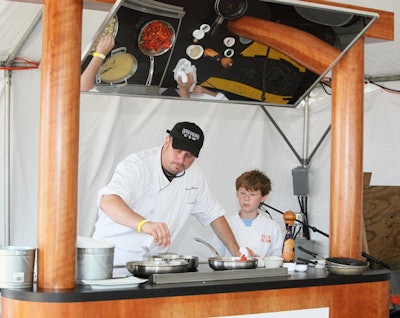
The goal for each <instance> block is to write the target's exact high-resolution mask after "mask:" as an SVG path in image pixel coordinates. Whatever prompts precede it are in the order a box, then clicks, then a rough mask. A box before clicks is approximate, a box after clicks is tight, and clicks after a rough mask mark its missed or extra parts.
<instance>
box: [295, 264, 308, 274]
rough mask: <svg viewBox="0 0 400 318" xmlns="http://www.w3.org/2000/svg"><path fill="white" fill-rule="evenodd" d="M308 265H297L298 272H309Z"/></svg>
mask: <svg viewBox="0 0 400 318" xmlns="http://www.w3.org/2000/svg"><path fill="white" fill-rule="evenodd" d="M307 268H308V266H307V264H296V268H295V270H296V272H305V271H306V270H307Z"/></svg>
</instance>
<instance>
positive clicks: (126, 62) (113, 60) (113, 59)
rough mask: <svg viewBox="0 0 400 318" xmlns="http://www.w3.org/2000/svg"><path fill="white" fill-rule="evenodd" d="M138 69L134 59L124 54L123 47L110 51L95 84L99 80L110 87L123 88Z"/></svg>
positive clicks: (124, 49) (130, 55)
mask: <svg viewBox="0 0 400 318" xmlns="http://www.w3.org/2000/svg"><path fill="white" fill-rule="evenodd" d="M137 67H138V62H137V60H136V58H135V57H134V56H133V55H132V54H129V53H126V48H125V47H120V48H118V49H115V50H112V51H111V56H110V57H109V58H108V59H107V60H106V61H105V62H104V64H103V65H102V66H101V68H100V70H99V74H98V77H99V78H97V82H98V83H100V80H101V81H103V82H105V83H109V84H111V85H115V84H118V85H119V86H124V85H126V84H127V83H128V79H129V78H130V77H131V76H132V75H133V74H135V72H136V70H137Z"/></svg>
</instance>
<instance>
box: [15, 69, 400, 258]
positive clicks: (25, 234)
mask: <svg viewBox="0 0 400 318" xmlns="http://www.w3.org/2000/svg"><path fill="white" fill-rule="evenodd" d="M39 82H40V71H38V70H35V71H24V72H22V71H21V72H15V75H14V76H13V86H12V98H11V99H12V112H11V117H12V123H11V127H12V135H11V145H12V158H11V211H12V219H11V242H12V244H13V245H31V246H32V245H35V244H36V238H37V232H36V231H37V230H36V224H37V182H38V180H37V175H38V170H37V167H38V142H39V140H38V132H39V112H40V109H39V98H40V84H39ZM32 83H33V84H32ZM396 103H398V95H394V94H391V93H387V92H385V91H383V90H382V89H380V88H377V87H376V86H374V85H372V84H369V85H367V86H366V94H365V143H364V144H365V161H364V167H365V169H364V171H370V172H372V173H373V175H372V182H373V183H374V184H385V185H389V184H390V185H398V184H399V180H400V169H399V167H398V164H397V158H398V157H399V155H400V149H399V146H398V142H397V140H396V136H398V135H399V133H400V131H399V130H400V128H399V126H398V124H397V123H398V119H399V118H400V109H399V108H398V106H397V104H396ZM303 110H304V107H302V106H300V107H298V108H296V109H289V108H276V107H271V108H268V111H269V112H270V114H271V115H272V117H273V118H274V119H275V121H276V122H277V124H278V125H279V126H280V128H281V129H282V131H283V132H284V133H285V135H286V136H287V137H288V139H289V140H290V142H291V144H292V145H293V146H294V148H295V149H296V151H297V152H298V153H299V154H300V155H302V151H303V150H302V147H303V118H304V111H303ZM330 110H331V108H330V96H328V95H326V94H325V93H324V92H323V91H322V90H319V89H316V90H314V92H313V97H312V98H311V100H310V123H309V128H310V131H309V153H310V152H311V151H312V150H313V148H314V147H315V145H316V144H317V142H318V141H319V140H320V138H321V136H322V134H323V133H324V131H325V130H326V129H327V128H328V126H329V124H330ZM181 120H189V121H194V122H196V123H198V124H199V125H200V126H201V127H202V128H203V129H204V131H205V135H206V140H205V146H204V149H203V150H202V152H201V155H200V157H199V159H198V160H199V161H200V163H201V165H202V167H203V169H204V170H205V172H206V175H207V178H208V181H209V184H210V187H211V189H212V191H213V193H214V195H215V196H216V197H217V198H218V199H219V200H220V202H221V204H222V205H223V206H224V207H225V209H226V211H227V213H235V212H236V211H237V208H238V206H237V201H236V198H235V189H234V181H235V179H236V177H237V176H238V175H239V174H241V173H242V172H243V171H245V170H247V169H253V168H258V169H260V170H262V171H264V172H266V173H267V174H268V175H269V176H270V177H271V179H272V182H273V190H272V193H271V194H270V197H269V199H268V201H267V203H268V204H270V205H272V206H273V207H275V208H277V209H279V210H281V211H286V210H289V209H291V210H293V211H295V212H298V211H299V205H298V202H297V197H296V196H294V195H293V186H292V175H291V170H292V169H293V168H295V167H297V166H299V165H300V163H299V162H298V160H297V159H296V157H295V155H294V154H293V152H292V151H291V150H290V148H289V147H288V145H287V144H286V143H285V141H284V140H283V138H282V137H281V136H280V135H279V133H278V132H277V130H276V129H275V127H273V125H272V123H271V121H270V120H269V119H268V118H267V117H266V116H265V114H264V112H263V111H262V110H261V109H260V108H259V107H257V106H247V105H235V104H232V105H229V104H218V103H205V102H197V101H196V102H194V101H187V100H177V101H175V100H161V99H151V98H137V97H120V96H107V95H100V94H90V93H84V94H82V95H81V117H80V144H79V151H80V154H79V192H78V193H79V200H78V201H79V202H78V234H79V235H82V236H88V235H90V234H91V233H92V230H93V224H94V222H95V219H96V216H97V207H96V195H97V191H98V190H99V189H100V187H102V186H103V185H104V184H105V183H107V182H108V180H109V178H110V176H111V174H112V172H113V169H114V168H115V165H116V164H117V163H118V162H119V161H120V160H121V159H122V158H124V157H125V156H127V155H128V154H130V153H131V152H134V151H137V150H140V149H144V148H147V147H152V146H155V145H158V144H160V143H161V142H162V141H163V138H164V136H165V130H166V129H168V128H171V127H172V125H173V124H174V123H175V122H177V121H181ZM388 166H389V167H391V169H390V171H388V169H387V167H388ZM309 178H310V195H309V221H310V224H311V225H313V226H315V227H317V228H319V229H320V230H322V231H324V232H327V233H328V232H329V183H330V135H328V137H327V138H326V140H324V141H323V143H322V145H321V147H320V148H319V149H318V151H317V152H316V154H315V156H314V157H313V159H312V161H311V166H310V176H309ZM272 216H273V217H274V219H276V220H278V221H280V222H282V217H281V215H280V214H278V213H275V212H272ZM210 234H211V231H210V229H209V228H203V227H202V226H200V225H199V224H198V223H197V221H196V220H194V219H193V220H190V222H189V223H188V226H187V229H186V230H185V232H184V233H182V235H181V238H180V240H178V241H177V242H175V244H174V245H173V246H171V249H170V250H171V251H178V252H182V253H183V252H186V253H191V254H199V255H200V256H203V257H207V256H209V251H207V250H204V249H203V248H202V247H199V246H198V243H196V242H194V241H193V240H192V237H193V236H195V235H197V236H202V237H204V238H208V237H209V235H210ZM312 239H314V240H315V241H316V242H317V246H318V248H319V249H320V250H321V251H323V253H325V254H327V252H328V245H329V244H328V239H326V238H325V237H322V236H321V235H320V234H318V233H313V232H312Z"/></svg>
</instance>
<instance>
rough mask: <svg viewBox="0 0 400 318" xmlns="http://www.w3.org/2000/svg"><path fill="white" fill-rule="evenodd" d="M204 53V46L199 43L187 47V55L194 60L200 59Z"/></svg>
mask: <svg viewBox="0 0 400 318" xmlns="http://www.w3.org/2000/svg"><path fill="white" fill-rule="evenodd" d="M203 53H204V49H203V47H202V46H201V45H198V44H192V45H189V46H188V47H187V49H186V54H187V56H189V57H190V58H191V59H192V60H198V59H199V58H200V57H202V56H203Z"/></svg>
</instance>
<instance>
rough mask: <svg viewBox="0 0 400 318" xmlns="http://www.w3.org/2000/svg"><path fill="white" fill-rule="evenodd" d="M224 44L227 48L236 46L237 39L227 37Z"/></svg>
mask: <svg viewBox="0 0 400 318" xmlns="http://www.w3.org/2000/svg"><path fill="white" fill-rule="evenodd" d="M223 42H224V44H225V46H226V47H232V46H233V45H234V44H235V42H236V40H235V38H233V37H231V36H227V37H226V38H225V39H224V41H223Z"/></svg>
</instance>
